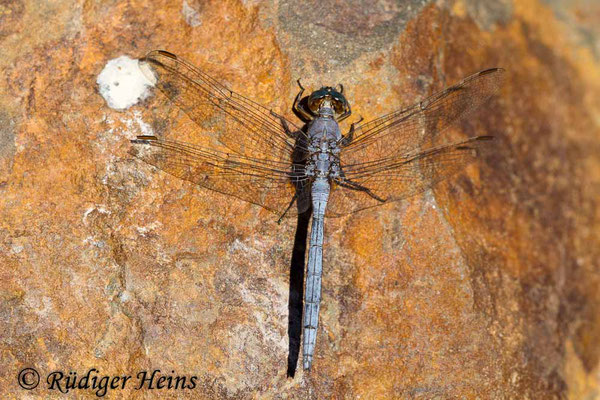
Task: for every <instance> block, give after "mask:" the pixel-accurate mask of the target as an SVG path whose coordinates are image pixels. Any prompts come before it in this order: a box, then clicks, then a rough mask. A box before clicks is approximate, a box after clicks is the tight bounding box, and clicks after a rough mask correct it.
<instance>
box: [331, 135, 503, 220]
mask: <svg viewBox="0 0 600 400" xmlns="http://www.w3.org/2000/svg"><path fill="white" fill-rule="evenodd" d="M491 139H492V137H491V136H477V137H473V138H469V139H467V140H464V141H461V142H457V143H453V144H449V145H443V146H436V147H432V148H429V149H428V150H424V151H421V152H418V153H413V154H410V153H409V154H406V155H402V156H391V157H388V158H386V159H381V160H375V161H370V162H366V163H362V164H356V165H353V166H346V167H345V168H344V169H343V173H344V176H345V178H346V179H347V180H349V181H350V182H353V183H355V184H358V185H360V186H362V187H365V188H368V189H369V190H370V191H371V193H372V194H374V195H375V196H377V197H378V198H380V199H382V200H384V202H381V201H379V200H377V199H375V198H374V197H373V196H371V195H369V194H368V193H366V192H364V191H360V190H351V189H346V188H343V189H344V190H339V189H340V187H339V186H337V187H336V188H335V189H334V194H332V196H330V202H329V204H328V211H329V215H330V216H341V215H344V214H348V213H352V212H355V211H359V210H363V209H366V208H370V207H375V206H378V205H381V204H385V203H389V202H393V201H397V200H401V199H404V198H407V197H410V196H413V195H415V194H417V193H420V192H423V191H424V190H426V189H428V188H430V187H431V186H433V185H435V184H436V183H438V182H440V181H442V180H444V179H446V178H448V177H450V176H452V175H454V174H456V173H457V172H459V171H460V170H462V169H463V168H464V167H465V166H466V165H467V164H469V163H470V162H472V161H474V160H475V159H476V158H477V156H478V154H479V153H480V152H481V150H483V149H484V148H485V147H486V146H487V145H488V144H489V141H490V140H491Z"/></svg>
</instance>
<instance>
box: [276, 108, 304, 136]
mask: <svg viewBox="0 0 600 400" xmlns="http://www.w3.org/2000/svg"><path fill="white" fill-rule="evenodd" d="M271 115H272V116H274V117H276V118H279V121H281V126H283V130H284V131H285V134H286V135H288V136H289V137H291V138H292V139H296V137H297V136H298V132H293V131H292V130H291V129H290V127H289V126H288V124H287V122H286V120H285V118H283V117H282V116H281V115H279V114H277V113H274V112H273V111H271Z"/></svg>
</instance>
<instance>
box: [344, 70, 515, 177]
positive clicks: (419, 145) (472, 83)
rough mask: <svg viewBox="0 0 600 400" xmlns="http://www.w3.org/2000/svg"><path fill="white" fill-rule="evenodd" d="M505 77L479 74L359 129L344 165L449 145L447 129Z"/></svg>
mask: <svg viewBox="0 0 600 400" xmlns="http://www.w3.org/2000/svg"><path fill="white" fill-rule="evenodd" d="M503 76H504V70H503V69H501V68H493V69H488V70H485V71H481V72H478V73H476V74H474V75H471V76H469V77H468V78H465V79H464V80H463V81H462V82H460V83H458V84H456V85H454V86H451V87H449V88H447V89H445V90H443V91H441V92H438V93H436V94H434V95H432V96H430V97H428V98H426V99H424V100H422V101H420V102H418V103H416V104H414V105H412V106H411V107H408V108H406V109H403V110H399V111H396V112H393V113H390V114H387V115H384V116H382V117H380V118H377V119H375V120H373V121H370V122H367V123H365V124H362V125H360V126H358V127H357V128H355V137H354V140H353V141H352V142H351V143H350V145H348V146H347V147H346V148H345V150H344V151H343V152H342V162H343V163H344V164H345V165H354V164H360V163H364V162H369V161H372V160H381V159H386V158H388V157H392V156H401V155H403V154H409V153H411V152H414V151H418V150H419V149H424V148H426V145H433V146H435V145H438V144H445V143H449V142H450V140H448V139H447V138H445V137H443V135H442V133H443V132H444V131H445V129H446V128H447V127H448V126H450V125H451V124H453V123H454V122H457V121H458V120H460V119H463V118H465V117H466V116H467V115H469V113H470V112H471V111H473V110H474V109H476V108H477V107H479V106H481V105H482V104H483V103H484V102H486V101H487V100H488V99H489V98H490V97H491V96H492V95H493V94H494V93H496V92H497V91H498V89H499V88H500V85H501V84H502V80H503Z"/></svg>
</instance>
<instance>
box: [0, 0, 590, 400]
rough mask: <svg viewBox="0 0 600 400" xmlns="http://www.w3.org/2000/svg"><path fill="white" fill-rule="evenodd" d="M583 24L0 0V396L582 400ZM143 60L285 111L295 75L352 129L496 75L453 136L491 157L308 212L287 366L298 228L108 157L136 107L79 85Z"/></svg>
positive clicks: (365, 5)
mask: <svg viewBox="0 0 600 400" xmlns="http://www.w3.org/2000/svg"><path fill="white" fill-rule="evenodd" d="M300 4H302V5H300ZM599 26H600V6H599V5H598V4H595V3H593V2H586V1H583V0H565V1H558V0H552V1H550V0H549V1H545V2H544V1H540V0H523V1H518V2H517V1H510V0H503V1H484V2H480V1H475V0H457V1H441V2H427V1H392V0H378V1H368V0H353V1H346V2H342V1H335V0H326V1H323V0H321V1H316V0H315V1H313V0H311V1H306V2H296V1H291V0H280V1H275V2H262V1H252V0H247V1H241V0H225V1H193V0H183V1H179V0H178V1H160V0H159V1H148V0H137V1H135V0H130V1H105V2H77V1H68V0H61V1H56V2H47V3H46V2H37V1H10V2H1V3H0V43H1V46H0V47H2V49H3V55H2V57H0V70H1V71H2V74H1V75H0V77H1V79H0V277H1V279H0V296H1V302H0V316H1V318H2V334H1V335H0V350H1V354H2V357H1V362H0V393H1V394H2V396H1V397H2V398H22V397H23V396H25V395H27V396H29V397H28V398H48V397H53V398H54V397H55V398H58V397H61V395H60V393H57V391H56V390H54V391H52V390H49V389H47V387H46V386H47V385H46V376H47V375H48V374H49V373H51V372H52V371H63V372H64V373H65V374H68V373H69V371H76V372H77V374H78V375H80V376H81V375H83V374H85V373H86V372H87V371H88V370H89V369H90V368H96V369H97V370H99V371H100V372H99V374H101V375H111V376H113V375H134V378H135V374H137V372H139V371H142V370H146V371H153V370H155V369H160V370H161V371H162V373H163V374H167V375H186V376H191V375H195V376H197V385H196V388H195V389H193V390H173V389H171V390H169V389H162V390H158V389H156V390H135V385H128V386H126V388H125V389H122V390H121V389H111V390H109V394H108V397H109V398H210V399H213V398H214V399H221V398H223V399H225V398H232V399H233V398H240V399H241V398H298V399H304V398H315V399H316V398H340V399H341V398H365V399H376V398H406V399H448V398H466V399H475V398H480V399H553V398H556V399H559V398H571V399H595V398H600V367H599V359H600V290H598V287H599V284H600V272H599V267H600V265H599V263H600V261H599V260H600V212H599V211H598V210H600V200H599V199H600V156H599V154H600V59H599V58H600V28H598V27H599ZM155 48H162V49H166V50H169V51H171V52H173V53H175V54H179V55H181V56H183V57H185V58H187V59H189V60H190V61H192V62H193V63H194V64H195V65H198V66H200V67H201V68H203V69H204V70H206V71H207V72H209V73H211V74H212V75H215V76H220V77H223V80H224V81H225V82H227V84H228V85H230V86H231V87H232V88H233V89H234V90H237V91H238V92H240V93H242V94H246V95H248V96H250V97H252V98H253V99H255V100H256V101H258V102H261V103H263V104H265V105H267V106H269V107H272V108H273V109H275V110H279V111H280V112H282V113H285V114H286V115H290V114H291V113H290V112H289V109H290V106H291V101H292V99H293V96H294V95H295V93H296V90H297V89H296V84H295V79H297V78H298V77H302V78H303V79H304V84H305V86H308V87H316V86H320V85H322V84H335V83H338V82H342V83H343V84H344V87H345V88H346V91H347V92H346V93H347V97H348V99H349V100H350V102H351V104H352V107H353V111H354V113H355V115H356V116H358V115H362V116H363V117H365V119H367V120H368V119H371V118H374V117H376V116H378V115H380V114H382V113H385V112H389V111H392V110H394V109H396V108H398V107H400V106H403V105H408V104H410V103H412V102H414V101H416V100H418V99H419V98H422V97H423V96H426V95H428V94H430V93H432V92H434V91H436V90H439V89H441V88H443V87H445V86H447V85H449V84H452V83H454V82H456V81H458V80H460V79H462V78H463V77H465V76H467V75H469V74H471V73H473V72H475V71H478V70H481V69H485V68H489V67H495V66H502V67H504V68H506V70H507V71H508V73H507V79H506V82H505V85H504V87H503V89H502V92H501V94H500V95H499V96H498V97H497V98H496V99H494V100H493V101H492V102H491V103H489V104H488V106H487V107H486V108H485V109H484V110H481V111H480V112H478V113H477V115H476V117H475V118H473V119H472V122H468V123H464V124H462V125H461V126H460V127H459V128H460V129H458V130H457V138H458V137H463V136H464V135H475V134H479V133H485V134H492V135H495V136H496V137H497V138H498V140H497V141H496V143H495V152H493V153H492V154H490V155H487V156H486V157H485V158H484V159H482V160H481V162H479V163H477V164H474V165H471V166H469V167H468V168H467V169H466V170H465V171H464V172H463V173H461V174H459V175H457V176H456V177H454V178H452V179H451V180H449V181H447V182H444V183H442V184H439V185H438V186H436V187H435V188H434V189H433V190H431V191H428V192H426V193H424V194H423V195H420V196H416V197H415V198H413V199H411V200H409V201H405V202H402V203H397V204H393V205H390V206H385V207H381V208H380V209H375V210H372V211H365V212H361V213H358V214H356V215H353V216H351V217H348V218H342V219H330V220H328V221H326V226H325V246H326V248H325V259H324V264H325V272H324V278H323V279H324V283H323V303H322V309H321V326H320V331H319V337H318V341H317V354H316V358H315V364H314V367H313V370H312V371H311V372H310V373H306V372H304V371H300V370H299V371H298V372H297V373H296V375H295V377H294V378H287V377H286V360H287V352H288V338H287V315H288V309H287V304H288V280H289V264H290V254H291V251H292V245H293V238H294V231H295V226H294V221H293V220H291V221H287V222H285V223H284V224H282V225H277V223H276V222H275V219H274V218H273V217H272V215H271V214H269V213H268V212H266V211H264V210H262V209H260V208H259V207H256V206H253V205H249V204H245V203H242V202H239V201H235V200H231V199H229V198H227V197H225V196H222V195H219V194H215V193H211V192H207V191H201V190H196V189H195V188H194V187H193V186H192V185H190V184H187V183H184V182H182V181H179V180H177V179H176V178H173V177H171V176H168V175H167V174H164V173H162V172H161V171H157V170H154V169H152V168H151V167H149V166H147V165H144V164H142V163H140V162H139V161H137V160H135V159H132V158H131V157H130V156H129V155H128V154H127V149H128V147H129V139H131V138H133V137H134V136H135V135H136V134H140V133H141V132H142V131H143V129H144V123H145V121H144V120H143V117H142V111H143V107H144V105H143V104H139V105H136V106H133V107H131V108H129V109H127V110H125V111H115V110H112V109H110V108H109V107H108V106H107V104H106V103H105V101H104V100H103V98H102V97H101V96H100V94H99V92H98V87H97V85H96V79H97V76H98V74H99V73H100V71H102V69H103V67H104V66H105V64H106V63H107V62H108V61H109V60H111V59H115V58H117V57H120V56H122V55H128V56H130V57H139V56H142V55H143V54H144V53H145V52H147V51H149V50H152V49H155ZM345 128H346V129H347V126H346V127H345ZM343 129H344V127H343ZM461 131H462V133H461ZM26 367H31V368H35V369H36V370H38V371H39V373H40V375H41V382H40V386H39V387H37V388H35V389H33V390H31V391H25V390H24V389H22V388H21V387H20V386H19V385H18V382H17V375H18V374H19V371H21V370H22V369H23V368H26ZM70 394H71V395H72V394H73V391H71V392H70ZM74 397H77V398H80V397H85V398H95V397H96V395H95V394H94V391H93V390H91V389H90V390H83V389H82V390H77V391H75V396H74Z"/></svg>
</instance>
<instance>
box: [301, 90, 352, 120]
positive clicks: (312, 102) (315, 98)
mask: <svg viewBox="0 0 600 400" xmlns="http://www.w3.org/2000/svg"><path fill="white" fill-rule="evenodd" d="M324 100H329V102H330V104H331V106H332V108H333V110H334V111H335V113H336V114H342V113H344V112H345V110H346V108H347V104H348V102H347V101H346V98H345V97H344V95H343V94H341V93H340V92H338V91H337V90H335V89H334V88H332V87H329V86H325V87H322V88H321V89H319V90H317V91H315V92H312V93H311V95H310V96H308V108H310V110H311V111H312V112H313V113H314V114H318V113H319V109H320V108H321V105H322V104H323V101H324Z"/></svg>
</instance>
